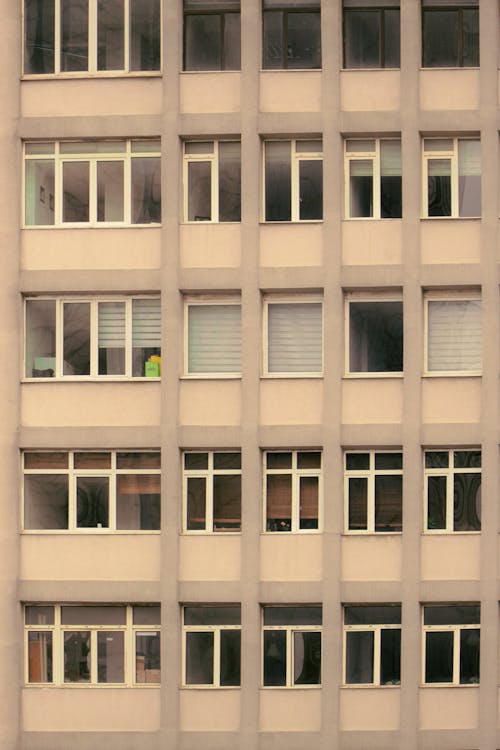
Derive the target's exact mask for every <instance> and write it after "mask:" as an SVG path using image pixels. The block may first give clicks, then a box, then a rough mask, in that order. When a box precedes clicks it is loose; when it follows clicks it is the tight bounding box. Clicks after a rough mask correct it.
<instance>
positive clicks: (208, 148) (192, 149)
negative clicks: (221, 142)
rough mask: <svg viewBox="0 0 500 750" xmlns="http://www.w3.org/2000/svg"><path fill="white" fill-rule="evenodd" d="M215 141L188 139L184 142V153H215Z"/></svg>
mask: <svg viewBox="0 0 500 750" xmlns="http://www.w3.org/2000/svg"><path fill="white" fill-rule="evenodd" d="M214 150H215V149H214V142H213V141H186V143H185V144H184V153H186V154H213V153H214Z"/></svg>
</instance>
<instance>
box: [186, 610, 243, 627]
mask: <svg viewBox="0 0 500 750" xmlns="http://www.w3.org/2000/svg"><path fill="white" fill-rule="evenodd" d="M184 625H241V607H240V605H235V606H231V605H229V606H228V605H219V606H217V605H214V606H213V607H210V606H194V607H184Z"/></svg>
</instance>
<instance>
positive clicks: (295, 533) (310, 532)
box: [260, 529, 323, 536]
mask: <svg viewBox="0 0 500 750" xmlns="http://www.w3.org/2000/svg"><path fill="white" fill-rule="evenodd" d="M322 534H323V529H307V530H306V529H301V530H300V531H261V532H260V535H261V536H321V535H322Z"/></svg>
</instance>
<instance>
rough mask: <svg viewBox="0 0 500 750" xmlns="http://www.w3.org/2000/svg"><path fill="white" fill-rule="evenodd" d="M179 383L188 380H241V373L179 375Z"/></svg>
mask: <svg viewBox="0 0 500 750" xmlns="http://www.w3.org/2000/svg"><path fill="white" fill-rule="evenodd" d="M179 380H180V381H189V380H241V373H240V372H234V373H233V372H230V373H227V374H225V373H223V372H213V373H212V372H200V373H199V374H198V373H192V374H187V375H180V376H179Z"/></svg>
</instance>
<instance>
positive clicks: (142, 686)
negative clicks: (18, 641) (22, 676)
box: [23, 682, 161, 690]
mask: <svg viewBox="0 0 500 750" xmlns="http://www.w3.org/2000/svg"><path fill="white" fill-rule="evenodd" d="M23 687H24V689H27V690H36V689H37V688H41V689H42V690H46V689H47V688H50V689H51V690H67V689H69V690H85V689H86V688H90V689H91V690H96V689H97V690H137V689H138V690H151V689H156V690H158V689H159V688H161V684H160V683H159V682H156V683H151V682H149V683H146V682H145V683H137V684H135V683H130V684H128V683H125V684H123V683H114V684H111V683H109V684H102V683H101V684H100V685H91V684H89V683H88V682H86V683H83V684H77V683H72V682H65V683H63V684H62V685H54V684H53V683H52V682H37V683H26V684H25V685H24V686H23Z"/></svg>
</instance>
